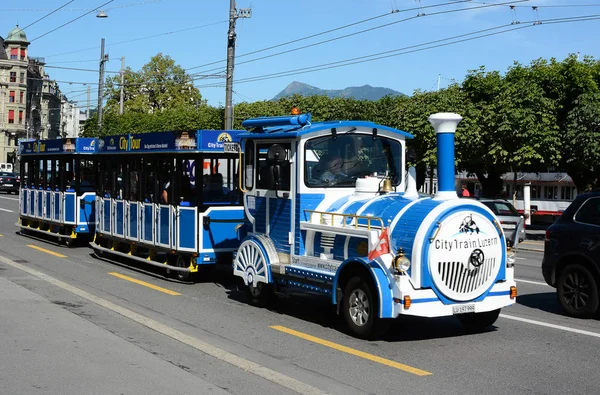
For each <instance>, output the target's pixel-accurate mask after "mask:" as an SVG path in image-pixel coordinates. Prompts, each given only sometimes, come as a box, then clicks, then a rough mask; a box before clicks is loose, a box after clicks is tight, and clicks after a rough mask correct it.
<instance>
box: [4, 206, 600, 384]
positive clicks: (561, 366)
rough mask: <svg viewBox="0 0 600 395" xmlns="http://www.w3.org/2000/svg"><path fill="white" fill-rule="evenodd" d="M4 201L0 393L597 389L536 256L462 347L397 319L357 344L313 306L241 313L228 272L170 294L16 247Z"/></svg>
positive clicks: (451, 330)
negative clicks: (508, 299)
mask: <svg viewBox="0 0 600 395" xmlns="http://www.w3.org/2000/svg"><path fill="white" fill-rule="evenodd" d="M17 198H18V197H17V196H14V195H6V196H5V195H0V234H1V235H2V236H0V288H1V289H2V291H0V333H1V334H2V335H3V337H2V339H3V341H2V342H0V353H2V358H0V393H7V394H8V393H10V394H18V393H23V394H38V393H48V394H56V393H61V394H81V393H84V392H85V393H92V394H109V393H127V394H147V393H173V394H175V393H182V394H186V393H208V392H211V393H232V394H254V393H261V394H287V393H290V394H291V393H303V394H320V393H332V394H362V393H373V394H399V393H410V394H438V393H444V394H498V393H514V394H523V393H531V394H563V393H576V394H580V393H581V394H583V393H596V392H597V388H600V376H599V375H598V374H597V366H599V365H600V356H599V355H598V353H597V351H596V350H597V348H598V346H599V345H600V322H599V321H598V320H577V319H572V318H569V317H566V316H564V315H563V314H562V312H561V311H560V308H559V306H558V304H557V301H556V295H555V290H554V289H553V288H551V287H549V286H547V285H546V284H545V283H544V281H543V279H542V276H541V271H540V265H541V258H542V255H541V253H540V252H536V251H524V250H523V251H519V253H518V260H517V266H516V267H517V268H516V277H517V279H518V286H519V297H518V298H517V304H516V305H515V306H512V307H510V308H507V309H504V310H503V311H502V315H501V317H500V318H499V319H498V321H497V322H496V325H495V327H493V328H492V329H490V330H489V331H487V332H485V333H478V334H468V333H466V332H465V331H464V330H463V328H462V327H461V325H460V324H459V323H458V322H457V321H456V320H455V319H454V318H452V317H450V318H443V319H415V318H408V317H403V318H401V319H399V320H397V321H396V322H394V324H393V326H392V329H391V330H390V332H389V333H388V334H387V335H385V336H384V337H383V338H381V339H380V340H377V341H371V342H369V341H363V340H358V339H355V338H353V337H350V336H348V335H346V334H345V333H344V325H343V323H342V321H341V319H340V318H338V317H337V316H335V310H334V308H332V307H330V306H327V305H325V304H322V303H319V302H317V301H311V300H300V299H284V300H279V301H277V303H276V304H275V305H274V307H272V308H270V309H258V308H254V307H251V306H249V305H248V304H247V303H246V299H245V296H244V294H243V293H242V292H239V291H238V290H237V288H236V286H235V283H234V281H233V279H232V278H231V276H230V275H229V271H228V270H217V271H215V272H212V273H204V274H203V279H202V281H201V282H200V283H196V284H184V283H179V282H176V281H172V280H169V279H166V278H164V277H163V276H162V272H161V271H156V270H154V269H152V268H148V269H147V270H142V268H139V267H138V268H136V267H132V266H126V265H122V264H116V263H111V262H107V261H104V260H100V259H97V258H95V257H93V256H91V255H90V252H91V251H90V250H89V249H87V248H85V247H80V248H67V247H64V246H59V245H57V244H56V243H52V242H47V241H43V240H38V239H32V238H29V237H25V236H22V235H18V234H16V230H17V229H16V227H15V226H14V223H15V221H16V218H17V211H18V201H17V200H16V199H17ZM32 350H33V351H34V352H32ZM99 372H100V373H101V374H100V373H99ZM88 383H89V384H90V385H89V386H87V385H86V384H88ZM82 388H86V389H87V391H82ZM149 388H152V390H149Z"/></svg>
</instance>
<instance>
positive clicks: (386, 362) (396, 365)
mask: <svg viewBox="0 0 600 395" xmlns="http://www.w3.org/2000/svg"><path fill="white" fill-rule="evenodd" d="M271 328H272V329H275V330H277V331H280V332H284V333H287V334H288V335H292V336H296V337H299V338H301V339H304V340H308V341H310V342H313V343H317V344H320V345H322V346H325V347H329V348H333V349H334V350H338V351H341V352H345V353H347V354H351V355H354V356H357V357H360V358H364V359H368V360H369V361H373V362H377V363H380V364H382V365H386V366H390V367H392V368H396V369H400V370H403V371H405V372H408V373H412V374H416V375H417V376H429V375H431V374H432V373H431V372H427V371H425V370H421V369H417V368H414V367H412V366H408V365H405V364H403V363H399V362H396V361H392V360H391V359H386V358H382V357H378V356H377V355H373V354H369V353H366V352H363V351H359V350H355V349H353V348H350V347H346V346H342V345H341V344H337V343H333V342H330V341H329V340H324V339H321V338H318V337H315V336H311V335H308V334H306V333H303V332H298V331H295V330H293V329H290V328H286V327H284V326H279V325H274V326H271Z"/></svg>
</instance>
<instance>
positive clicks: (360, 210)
mask: <svg viewBox="0 0 600 395" xmlns="http://www.w3.org/2000/svg"><path fill="white" fill-rule="evenodd" d="M460 119H461V118H460V116H458V115H457V114H447V113H443V114H435V115H432V116H431V117H430V121H431V123H432V124H433V126H434V128H435V130H436V132H437V133H436V134H437V138H438V143H437V144H438V166H439V169H438V175H439V177H440V182H439V188H438V192H437V194H436V195H435V196H429V195H422V194H421V195H420V194H419V193H418V192H417V190H416V183H415V179H414V170H411V171H410V172H409V176H407V174H406V173H407V171H406V170H405V168H406V163H405V140H406V139H409V138H412V136H411V135H410V134H409V133H406V132H403V131H401V130H396V129H393V128H390V127H386V126H383V125H378V124H375V123H371V122H363V121H339V122H320V123H311V116H310V114H300V115H294V116H289V117H267V118H257V119H250V120H247V121H244V122H243V123H242V125H243V126H244V128H246V129H247V132H245V133H243V134H240V135H239V138H240V139H241V142H242V145H243V158H242V161H241V162H242V163H241V164H242V165H243V170H242V179H243V186H242V187H243V207H244V214H245V222H244V228H245V229H244V232H246V233H247V236H246V237H245V238H244V239H243V240H242V242H241V245H240V247H239V249H238V251H237V254H236V256H235V261H234V264H233V273H234V275H235V276H238V277H240V278H241V279H242V280H243V282H244V285H245V287H246V289H247V290H248V293H249V295H250V297H251V300H252V302H253V303H255V304H259V305H263V304H265V303H267V302H268V300H269V297H270V296H271V295H272V294H273V293H275V294H282V295H292V294H297V295H318V296H322V297H324V298H325V299H326V300H328V301H329V302H330V303H332V304H334V305H336V306H337V307H338V311H339V312H340V313H341V314H342V315H343V316H344V318H345V321H346V323H347V325H348V327H349V329H350V332H351V333H352V334H353V335H356V336H359V337H368V336H371V335H372V334H373V333H375V330H376V327H378V326H380V325H381V324H384V323H386V322H389V320H386V319H391V318H396V317H398V316H400V315H414V316H422V317H439V316H449V315H456V316H457V317H458V318H459V319H460V320H461V321H462V322H463V323H464V324H466V325H468V326H470V327H473V328H483V327H485V326H488V325H491V324H493V323H494V322H495V320H496V318H497V317H498V315H499V311H500V308H502V307H505V306H509V305H511V304H513V303H514V302H515V297H516V285H515V281H514V268H513V265H514V259H515V257H514V252H513V251H511V250H510V248H509V247H508V246H507V242H506V237H505V235H504V234H503V233H502V228H501V227H500V224H499V222H498V220H497V219H496V217H495V216H494V214H493V213H492V212H491V211H490V210H489V209H488V208H486V207H485V206H484V205H483V204H481V203H479V202H478V201H475V200H465V199H458V198H457V194H456V192H455V189H454V131H455V129H456V125H457V124H458V122H459V121H460ZM335 158H338V159H335ZM411 174H413V176H411Z"/></svg>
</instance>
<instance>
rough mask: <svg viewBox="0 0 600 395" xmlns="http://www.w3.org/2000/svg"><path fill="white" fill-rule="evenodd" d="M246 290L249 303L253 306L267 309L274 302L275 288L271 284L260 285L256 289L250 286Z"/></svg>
mask: <svg viewBox="0 0 600 395" xmlns="http://www.w3.org/2000/svg"><path fill="white" fill-rule="evenodd" d="M245 288H246V294H247V295H248V299H249V302H250V304H251V305H253V306H256V307H267V306H269V305H270V304H271V302H272V301H273V287H272V286H271V284H265V283H258V284H257V285H256V287H254V286H253V285H251V284H248V286H245Z"/></svg>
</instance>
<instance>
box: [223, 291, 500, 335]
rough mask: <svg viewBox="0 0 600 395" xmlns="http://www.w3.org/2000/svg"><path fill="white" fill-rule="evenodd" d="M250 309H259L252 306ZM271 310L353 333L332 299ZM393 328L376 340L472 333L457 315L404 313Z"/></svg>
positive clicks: (243, 299)
mask: <svg viewBox="0 0 600 395" xmlns="http://www.w3.org/2000/svg"><path fill="white" fill-rule="evenodd" d="M227 295H228V297H229V298H230V299H232V300H235V301H238V302H240V303H244V304H248V303H249V299H248V297H247V295H246V293H245V292H244V291H240V290H236V289H231V288H230V289H229V291H227ZM248 307H249V308H258V307H252V306H248ZM268 309H269V311H270V312H272V313H275V314H281V315H286V316H290V317H294V318H297V319H300V320H302V321H307V322H311V323H313V324H316V325H320V326H322V327H324V328H329V329H333V330H335V331H338V332H341V333H345V334H349V333H348V331H347V330H346V324H345V322H344V320H343V317H342V316H341V315H338V314H337V311H336V306H333V305H331V303H330V301H328V300H327V301H324V300H323V299H319V298H309V297H297V298H275V300H274V301H273V302H272V303H271V304H270V305H269V307H268ZM390 324H391V325H390V328H389V330H387V331H386V332H385V333H383V334H380V335H379V336H376V337H375V338H374V339H373V340H379V341H387V342H406V341H418V340H427V339H440V338H449V337H458V336H464V335H466V334H472V332H469V331H467V330H466V329H465V327H464V326H463V325H462V324H461V323H460V322H459V321H458V319H456V317H442V318H422V317H409V316H401V317H399V318H397V319H394V320H391V322H390ZM495 330H496V328H495V327H494V326H491V327H490V328H488V329H486V330H485V331H483V332H482V333H484V332H493V331H495Z"/></svg>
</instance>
